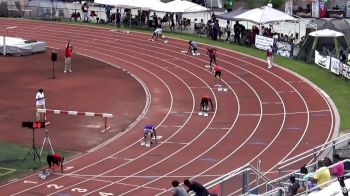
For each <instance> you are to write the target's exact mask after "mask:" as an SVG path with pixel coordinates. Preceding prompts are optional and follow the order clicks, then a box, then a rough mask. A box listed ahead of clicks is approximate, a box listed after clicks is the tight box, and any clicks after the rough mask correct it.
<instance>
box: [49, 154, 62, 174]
mask: <svg viewBox="0 0 350 196" xmlns="http://www.w3.org/2000/svg"><path fill="white" fill-rule="evenodd" d="M46 159H47V164H48V165H49V167H48V169H52V167H55V165H57V166H61V172H63V161H64V157H63V156H62V155H61V154H59V153H54V154H53V155H51V154H49V155H47V158H46Z"/></svg>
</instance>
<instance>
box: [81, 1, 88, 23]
mask: <svg viewBox="0 0 350 196" xmlns="http://www.w3.org/2000/svg"><path fill="white" fill-rule="evenodd" d="M81 10H82V11H83V20H84V21H86V22H89V16H88V12H89V6H88V4H87V3H86V2H85V3H84V4H83V5H82V6H81Z"/></svg>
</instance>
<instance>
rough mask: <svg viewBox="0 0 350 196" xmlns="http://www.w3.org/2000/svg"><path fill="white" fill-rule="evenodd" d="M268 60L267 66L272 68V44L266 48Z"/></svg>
mask: <svg viewBox="0 0 350 196" xmlns="http://www.w3.org/2000/svg"><path fill="white" fill-rule="evenodd" d="M266 61H267V68H268V69H271V68H272V61H273V52H272V46H271V45H270V46H269V47H268V48H267V50H266Z"/></svg>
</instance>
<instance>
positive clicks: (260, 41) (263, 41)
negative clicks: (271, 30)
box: [255, 35, 273, 50]
mask: <svg viewBox="0 0 350 196" xmlns="http://www.w3.org/2000/svg"><path fill="white" fill-rule="evenodd" d="M270 45H271V46H272V45H273V39H272V38H269V37H264V36H261V35H256V36H255V47H257V48H259V49H262V50H267V49H268V48H269V47H270Z"/></svg>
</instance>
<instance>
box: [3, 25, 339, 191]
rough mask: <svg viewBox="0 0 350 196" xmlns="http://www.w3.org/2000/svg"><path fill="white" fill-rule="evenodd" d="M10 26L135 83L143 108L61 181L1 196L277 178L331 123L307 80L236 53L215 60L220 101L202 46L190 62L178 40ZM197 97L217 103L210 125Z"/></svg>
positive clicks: (323, 100) (20, 184)
mask: <svg viewBox="0 0 350 196" xmlns="http://www.w3.org/2000/svg"><path fill="white" fill-rule="evenodd" d="M9 25H16V26H17V27H18V28H17V29H16V33H17V34H18V35H19V36H20V37H22V38H27V39H33V38H35V39H38V40H43V41H46V42H47V44H48V46H49V47H52V48H60V49H62V48H64V46H65V44H66V42H67V39H70V40H71V42H72V43H73V44H74V50H75V52H78V53H80V54H82V55H86V56H89V57H92V58H96V59H99V60H101V61H104V62H107V63H109V64H111V66H118V67H121V68H123V69H125V70H126V71H128V72H131V73H132V74H133V75H134V76H135V77H137V78H139V79H140V81H142V82H143V83H144V86H145V89H146V90H145V93H146V95H147V97H148V100H147V102H146V108H147V110H146V111H145V112H144V113H143V114H142V115H141V116H140V117H139V121H137V122H135V123H134V124H132V125H131V126H130V129H128V130H127V131H125V132H123V133H122V134H120V135H119V136H118V137H116V138H115V139H114V140H112V141H110V142H109V143H105V144H103V145H100V146H98V147H96V148H94V149H92V150H90V151H89V152H87V153H86V154H84V155H82V156H80V157H78V158H76V159H74V160H70V161H69V162H67V163H66V165H65V167H66V172H65V173H64V175H54V176H52V178H49V179H47V180H41V179H38V176H37V175H32V176H28V177H25V178H23V179H20V180H18V181H16V182H12V183H9V184H7V185H4V186H1V190H2V193H3V194H5V195H169V189H170V188H171V181H172V179H175V178H176V179H178V180H180V181H182V180H183V179H185V178H188V177H189V178H194V179H195V180H197V181H199V182H201V183H203V184H204V183H207V182H209V181H211V180H213V179H215V178H217V177H218V176H221V175H223V174H225V173H227V172H229V171H232V170H233V169H235V168H238V167H240V166H243V165H245V164H247V163H250V164H253V165H255V164H256V163H257V161H258V160H261V161H262V168H261V170H262V171H264V172H271V171H276V165H277V163H278V162H279V161H281V160H284V159H286V158H290V157H292V156H294V155H296V154H298V153H300V152H303V151H305V150H307V149H310V148H313V147H315V146H317V145H321V144H323V143H325V142H326V141H328V140H329V139H330V137H331V135H332V134H333V131H334V129H335V122H336V120H338V119H336V118H335V115H334V112H333V109H332V106H331V104H330V101H329V100H328V99H329V98H328V97H327V96H326V95H325V94H324V93H322V91H320V90H319V89H317V88H316V87H315V86H314V85H312V84H311V83H309V82H308V81H306V80H304V79H302V78H301V77H298V76H297V75H295V74H293V73H291V72H289V71H287V70H285V69H282V68H279V67H273V68H272V69H270V70H267V69H266V64H265V62H263V61H261V60H258V59H255V58H252V57H249V56H244V55H242V54H239V53H236V52H234V51H228V50H225V49H219V51H218V55H217V59H218V63H219V64H220V66H222V67H223V76H222V78H223V84H224V86H225V87H227V88H228V91H227V92H218V91H217V88H214V87H213V83H214V76H213V75H212V74H211V73H210V72H209V71H208V70H207V68H205V65H207V64H208V58H207V56H206V55H205V50H206V46H204V45H201V44H200V45H199V48H200V50H199V52H200V53H202V55H200V56H190V55H184V54H182V53H181V51H182V50H186V49H187V41H186V40H173V39H171V40H170V42H169V43H168V44H163V43H161V42H150V41H149V39H150V35H148V34H142V33H134V32H131V33H130V34H125V33H122V32H115V31H110V29H107V28H97V27H86V26H79V25H65V24H59V23H50V22H32V21H21V20H0V29H1V30H2V32H1V33H2V34H3V33H4V30H3V29H5V28H4V27H6V26H9ZM62 35H64V36H62ZM106 90H108V89H106ZM203 95H209V96H211V97H212V98H213V100H214V103H215V108H216V110H215V111H214V112H212V113H210V114H209V117H202V116H198V115H197V112H198V109H199V101H200V98H201V97H202V96H203ZM111 107H113V106H111ZM82 110H83V109H82ZM147 123H153V124H155V125H157V133H158V135H161V136H163V138H162V139H161V140H160V142H159V143H158V144H157V145H155V146H152V147H151V148H148V149H146V148H144V147H142V146H140V144H139V143H140V140H141V137H142V130H143V126H144V125H145V124H147Z"/></svg>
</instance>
